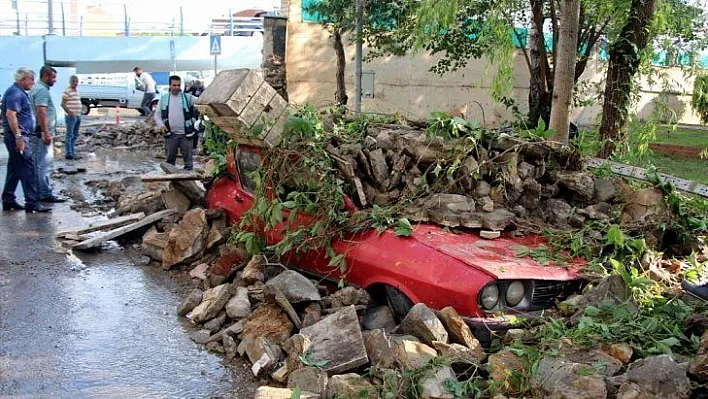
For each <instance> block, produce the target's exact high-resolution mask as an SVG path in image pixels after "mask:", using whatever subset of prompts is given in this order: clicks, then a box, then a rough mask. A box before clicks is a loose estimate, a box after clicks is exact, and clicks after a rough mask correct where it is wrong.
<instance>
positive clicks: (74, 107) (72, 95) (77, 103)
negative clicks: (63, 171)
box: [61, 75, 81, 159]
mask: <svg viewBox="0 0 708 399" xmlns="http://www.w3.org/2000/svg"><path fill="white" fill-rule="evenodd" d="M78 85H79V77H78V76H76V75H73V76H72V77H71V78H69V87H67V88H66V89H64V92H63V93H62V95H61V107H62V108H64V112H65V113H66V115H65V116H64V120H65V121H66V137H64V144H65V146H66V153H65V154H64V157H65V158H66V159H76V158H77V156H76V153H75V152H74V147H75V146H76V140H77V139H78V138H79V126H80V125H81V96H80V95H79V92H78V91H77V90H76V87H77V86H78Z"/></svg>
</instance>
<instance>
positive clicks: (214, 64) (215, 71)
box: [214, 54, 218, 77]
mask: <svg viewBox="0 0 708 399" xmlns="http://www.w3.org/2000/svg"><path fill="white" fill-rule="evenodd" d="M216 57H218V56H217V55H216V54H214V77H216Z"/></svg>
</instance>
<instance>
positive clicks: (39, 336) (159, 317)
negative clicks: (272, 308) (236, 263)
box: [0, 150, 258, 398]
mask: <svg viewBox="0 0 708 399" xmlns="http://www.w3.org/2000/svg"><path fill="white" fill-rule="evenodd" d="M107 158H108V159H107ZM6 162H7V158H6V154H3V153H2V150H0V181H4V175H5V172H6V167H5V165H6ZM57 163H59V162H55V167H56V165H57ZM62 163H63V162H62ZM82 166H86V167H87V172H86V174H84V175H71V176H66V177H65V178H63V179H61V181H59V182H58V184H57V186H58V188H69V189H71V188H79V187H81V188H82V189H83V186H85V185H84V184H83V182H84V181H86V180H91V179H99V178H108V179H119V178H122V177H125V175H126V173H130V172H128V171H132V172H133V173H147V172H151V171H154V170H158V168H159V166H158V161H157V160H153V159H151V158H147V161H146V158H145V155H144V154H143V155H136V154H133V153H129V152H125V151H123V152H121V153H114V154H110V153H109V154H108V155H107V156H105V155H104V156H100V157H96V159H95V160H93V159H89V160H86V161H85V162H82ZM107 173H108V174H109V177H103V176H105V175H106V174H107ZM18 194H19V196H18V197H19V198H20V199H22V195H21V194H20V193H19V192H18ZM69 206H70V204H68V203H67V204H58V205H55V206H54V212H52V213H51V214H48V215H39V214H33V215H25V214H24V213H23V212H6V213H3V214H2V215H0V218H1V220H0V293H2V294H0V332H2V334H0V396H6V395H7V396H22V397H27V396H53V397H70V396H74V397H115V398H128V397H130V398H133V397H135V398H138V397H150V398H161V397H164V398H172V397H190V398H193V397H235V398H239V397H241V398H245V397H252V396H253V392H254V391H255V389H256V388H257V385H258V384H257V383H256V381H254V379H253V378H252V374H251V372H250V368H248V367H247V365H246V364H245V363H243V362H241V363H236V364H234V365H232V366H228V367H227V366H226V365H225V364H224V361H223V358H222V357H221V356H217V355H214V354H210V353H208V352H207V351H206V350H205V349H203V347H202V346H201V345H197V344H195V343H193V342H192V341H191V340H190V339H189V338H188V334H189V332H191V331H193V330H194V327H193V326H192V325H191V324H190V323H189V322H187V321H186V320H184V319H180V318H178V317H177V315H176V307H177V305H178V304H179V301H180V299H181V298H182V297H183V295H184V294H185V293H186V290H188V289H190V288H191V286H190V283H189V281H188V277H186V276H185V275H183V274H177V273H167V272H165V271H163V270H162V269H160V268H159V267H154V266H136V265H135V264H134V263H133V262H132V261H131V258H135V257H136V254H134V253H132V251H131V250H127V249H126V250H124V249H122V248H121V247H119V246H117V245H109V246H108V247H107V248H106V249H105V250H103V251H99V252H94V253H75V254H73V255H72V254H68V255H67V254H63V253H60V251H57V250H56V249H57V248H56V247H55V241H54V239H53V236H54V233H55V232H57V231H59V230H66V229H69V228H73V227H77V226H81V225H84V224H86V223H87V221H86V219H83V218H81V217H80V216H79V215H77V213H76V212H74V211H71V210H70V209H69Z"/></svg>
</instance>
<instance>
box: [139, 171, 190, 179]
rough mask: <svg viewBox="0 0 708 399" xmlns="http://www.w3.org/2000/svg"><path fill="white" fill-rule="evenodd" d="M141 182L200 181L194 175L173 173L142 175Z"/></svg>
mask: <svg viewBox="0 0 708 399" xmlns="http://www.w3.org/2000/svg"><path fill="white" fill-rule="evenodd" d="M140 180H142V181H172V180H201V177H200V176H199V175H197V174H195V173H175V174H170V175H142V176H140Z"/></svg>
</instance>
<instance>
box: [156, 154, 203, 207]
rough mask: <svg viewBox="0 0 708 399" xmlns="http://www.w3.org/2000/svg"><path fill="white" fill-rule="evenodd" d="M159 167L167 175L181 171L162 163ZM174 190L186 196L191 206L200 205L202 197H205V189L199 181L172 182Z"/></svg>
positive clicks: (181, 170)
mask: <svg viewBox="0 0 708 399" xmlns="http://www.w3.org/2000/svg"><path fill="white" fill-rule="evenodd" d="M160 167H161V168H162V170H163V171H165V173H167V174H180V173H182V172H183V169H180V168H178V167H176V166H175V165H171V164H168V163H167V162H163V163H161V164H160ZM172 184H173V185H174V186H175V188H176V189H177V190H179V191H181V192H182V194H184V195H186V196H187V198H189V200H190V201H192V203H193V204H201V203H203V202H204V196H206V188H204V185H203V184H202V182H200V181H194V180H175V181H173V182H172Z"/></svg>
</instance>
